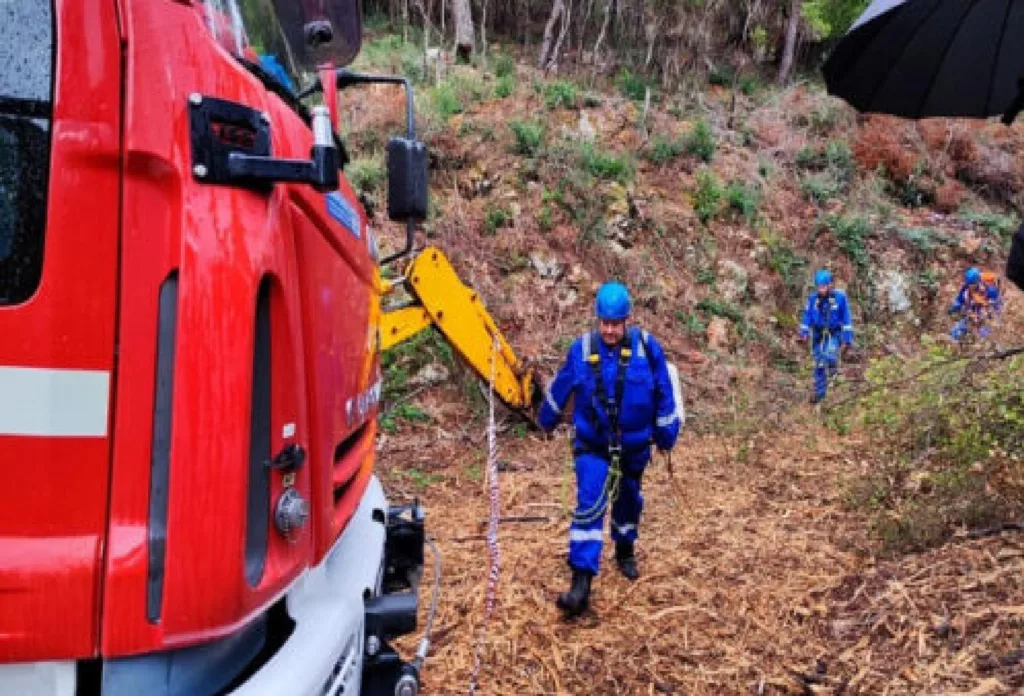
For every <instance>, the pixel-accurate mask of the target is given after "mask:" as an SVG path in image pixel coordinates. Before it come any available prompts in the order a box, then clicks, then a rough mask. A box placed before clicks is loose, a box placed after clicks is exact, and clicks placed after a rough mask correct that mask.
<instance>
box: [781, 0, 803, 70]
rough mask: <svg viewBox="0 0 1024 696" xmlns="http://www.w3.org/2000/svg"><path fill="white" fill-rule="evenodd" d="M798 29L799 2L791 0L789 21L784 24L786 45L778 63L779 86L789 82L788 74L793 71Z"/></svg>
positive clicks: (798, 0)
mask: <svg viewBox="0 0 1024 696" xmlns="http://www.w3.org/2000/svg"><path fill="white" fill-rule="evenodd" d="M799 28H800V0H791V1H790V3H789V21H788V23H787V24H786V43H785V44H784V45H783V47H782V62H781V63H779V78H778V79H779V84H780V85H784V84H786V81H787V80H789V73H790V72H791V71H792V70H793V58H794V56H795V55H796V38H797V31H798V29H799Z"/></svg>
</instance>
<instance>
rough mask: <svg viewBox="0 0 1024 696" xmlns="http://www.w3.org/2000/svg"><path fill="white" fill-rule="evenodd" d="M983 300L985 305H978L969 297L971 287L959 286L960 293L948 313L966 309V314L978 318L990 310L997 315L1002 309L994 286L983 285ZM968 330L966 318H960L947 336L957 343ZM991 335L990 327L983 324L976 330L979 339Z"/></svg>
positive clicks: (996, 288) (997, 289) (968, 325)
mask: <svg viewBox="0 0 1024 696" xmlns="http://www.w3.org/2000/svg"><path fill="white" fill-rule="evenodd" d="M985 298H986V299H987V302H988V304H987V305H979V304H978V302H977V301H975V299H974V298H973V297H972V296H971V286H970V285H968V284H966V283H964V284H963V285H961V286H960V292H958V293H957V295H956V299H955V300H953V304H952V305H951V306H950V308H949V311H950V312H953V313H957V312H962V311H963V310H964V309H966V310H967V311H968V312H974V313H975V314H977V315H978V316H979V317H980V315H981V314H982V313H983V312H985V311H987V310H990V311H992V312H993V313H994V314H999V310H1000V309H1001V308H1002V307H1001V305H1002V298H1001V297H1000V296H999V288H998V287H996V286H994V285H987V284H986V285H985ZM969 328H970V323H969V320H968V317H966V316H964V317H961V318H960V320H959V321H958V322H957V323H956V324H954V325H953V328H952V329H951V330H950V332H949V335H950V336H952V338H953V340H954V341H959V340H960V339H962V338H963V337H964V336H966V335H967V331H968V330H969ZM991 333H992V327H990V326H988V325H987V324H983V325H982V326H981V327H980V328H979V329H978V336H979V337H981V338H988V336H989V335H990V334H991Z"/></svg>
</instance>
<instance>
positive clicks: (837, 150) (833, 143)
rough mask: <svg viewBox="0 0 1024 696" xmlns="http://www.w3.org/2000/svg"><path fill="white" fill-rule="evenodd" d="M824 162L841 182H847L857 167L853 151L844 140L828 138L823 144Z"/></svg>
mask: <svg viewBox="0 0 1024 696" xmlns="http://www.w3.org/2000/svg"><path fill="white" fill-rule="evenodd" d="M825 163H826V165H827V166H828V168H829V169H830V170H831V171H832V173H833V174H834V175H835V177H836V178H837V179H838V180H840V181H842V182H843V183H849V182H850V180H851V179H852V178H853V174H854V172H855V171H856V169H857V162H856V160H854V158H853V152H851V151H850V146H849V144H848V143H847V142H846V141H845V140H830V141H829V143H828V145H826V146H825Z"/></svg>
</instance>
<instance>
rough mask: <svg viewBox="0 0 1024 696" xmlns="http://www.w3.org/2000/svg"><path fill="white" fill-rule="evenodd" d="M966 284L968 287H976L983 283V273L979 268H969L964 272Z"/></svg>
mask: <svg viewBox="0 0 1024 696" xmlns="http://www.w3.org/2000/svg"><path fill="white" fill-rule="evenodd" d="M964 282H966V283H967V284H968V285H974V284H976V283H980V282H981V271H979V270H978V269H977V268H968V269H967V270H966V271H965V272H964Z"/></svg>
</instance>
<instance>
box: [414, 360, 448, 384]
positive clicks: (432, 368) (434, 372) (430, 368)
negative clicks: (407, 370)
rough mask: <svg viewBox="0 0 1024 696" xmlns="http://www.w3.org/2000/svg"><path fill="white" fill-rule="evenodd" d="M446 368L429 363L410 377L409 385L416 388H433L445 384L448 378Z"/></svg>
mask: <svg viewBox="0 0 1024 696" xmlns="http://www.w3.org/2000/svg"><path fill="white" fill-rule="evenodd" d="M449 376H450V375H449V373H448V368H446V367H445V366H444V365H439V364H437V363H430V364H428V365H424V366H423V367H422V368H420V370H419V372H417V373H416V374H415V375H413V376H412V379H410V380H409V383H410V384H414V385H416V386H424V387H428V386H433V385H435V384H441V383H442V382H447V381H448V378H449Z"/></svg>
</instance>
